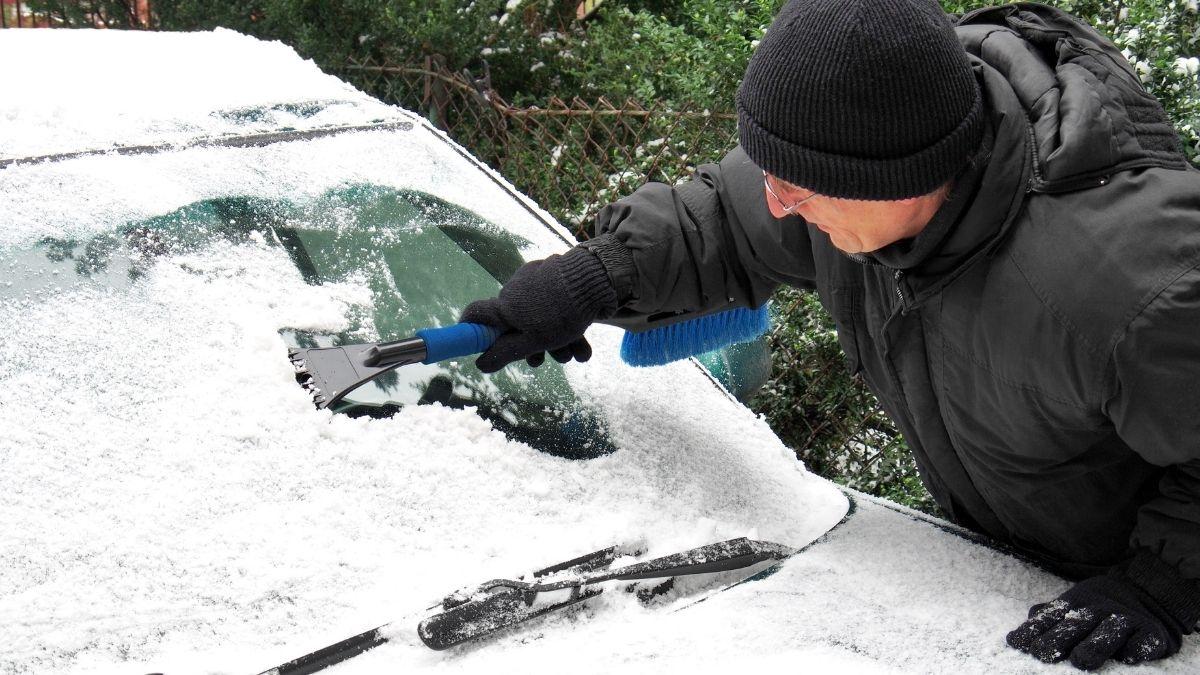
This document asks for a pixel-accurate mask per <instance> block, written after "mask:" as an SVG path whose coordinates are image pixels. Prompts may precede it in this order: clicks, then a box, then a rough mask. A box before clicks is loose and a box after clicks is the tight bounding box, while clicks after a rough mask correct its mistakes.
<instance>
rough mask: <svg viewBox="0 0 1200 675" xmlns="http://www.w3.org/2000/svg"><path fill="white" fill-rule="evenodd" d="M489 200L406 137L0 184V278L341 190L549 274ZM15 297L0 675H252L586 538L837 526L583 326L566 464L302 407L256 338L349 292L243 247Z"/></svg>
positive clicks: (276, 355) (250, 151)
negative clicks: (30, 674)
mask: <svg viewBox="0 0 1200 675" xmlns="http://www.w3.org/2000/svg"><path fill="white" fill-rule="evenodd" d="M497 181H499V179H498V178H497V177H495V176H494V175H491V174H489V173H488V172H486V171H485V170H482V169H480V168H479V167H476V166H474V165H472V164H471V162H469V161H468V160H466V159H464V158H463V157H462V156H461V155H460V154H458V151H457V150H456V149H455V148H454V147H453V146H452V145H450V144H448V143H446V142H444V141H443V140H442V139H440V138H437V137H436V136H435V132H433V131H432V130H430V129H429V128H428V127H426V126H423V125H420V124H417V125H416V126H415V127H414V128H413V129H411V130H409V131H406V132H400V131H386V132H385V131H380V132H353V133H347V134H344V135H339V136H334V137H326V138H320V139H316V140H309V141H303V142H290V143H280V144H276V145H271V146H268V147H263V148H192V149H187V150H180V151H172V152H164V153H157V154H149V155H136V156H108V155H105V156H91V157H84V158H78V159H72V160H68V161H62V162H48V163H38V164H30V165H18V166H10V167H8V168H6V169H3V170H0V190H2V191H3V192H4V193H5V194H13V195H21V197H22V198H21V199H20V200H6V201H5V202H4V203H0V261H3V260H4V259H5V257H6V256H5V251H10V252H11V251H15V250H17V249H19V248H21V247H28V246H30V245H31V244H34V243H36V242H38V241H40V240H41V239H42V238H44V237H54V238H62V239H70V238H82V237H89V236H94V235H97V234H102V233H104V232H108V231H114V230H116V229H119V228H120V227H122V226H124V225H126V224H128V223H130V222H134V221H140V220H143V219H146V218H150V217H153V216H156V215H161V214H164V213H168V212H171V211H173V210H175V209H178V208H180V207H181V206H183V205H187V204H190V203H194V202H197V201H200V200H204V199H212V198H219V197H222V196H237V195H244V194H253V195H258V196H261V197H264V198H287V199H290V200H293V201H297V202H302V201H303V200H304V199H306V198H310V197H316V196H317V195H320V194H322V193H324V192H325V191H327V190H329V189H331V188H334V187H337V186H339V185H346V184H358V183H365V184H371V185H381V186H391V187H395V188H397V189H410V190H420V191H424V192H428V193H430V194H433V195H436V196H439V197H441V198H444V199H446V200H447V201H450V202H452V203H455V204H459V205H461V206H463V207H464V208H467V209H470V210H473V211H475V212H476V213H479V214H482V215H484V216H485V217H486V218H487V219H488V220H490V221H491V222H493V223H495V224H497V225H499V226H501V227H504V228H506V229H508V230H510V231H512V232H513V233H515V234H518V235H520V236H521V237H522V238H524V239H526V240H527V241H529V242H530V243H529V246H528V247H527V248H526V249H523V250H522V254H523V255H525V256H526V257H540V256H543V255H545V254H548V253H551V252H554V251H558V250H562V248H563V247H565V245H566V244H565V238H564V237H563V232H562V231H561V229H559V230H552V229H551V228H549V227H547V226H546V224H545V223H544V222H542V220H540V219H539V217H540V218H545V215H544V213H541V212H540V211H537V210H536V209H535V208H533V207H531V206H530V205H529V204H528V202H523V201H520V200H517V199H514V198H513V197H512V196H511V195H510V194H508V193H507V192H505V191H504V190H503V189H502V188H501V187H500V184H499V183H498V182H497ZM330 226H331V227H336V226H337V224H336V223H331V224H330ZM3 264H4V263H2V262H0V265H3ZM42 281H43V283H40V284H39V285H37V288H36V289H35V290H30V291H28V292H21V293H10V294H9V296H8V297H7V299H4V300H2V301H0V335H3V336H4V339H3V341H2V342H0V386H3V387H4V391H6V392H8V396H7V397H6V398H5V399H4V400H3V401H0V429H3V430H4V431H3V433H2V434H0V521H2V522H4V523H6V527H5V529H4V532H3V534H0V570H2V571H0V597H3V598H4V601H3V603H0V625H4V626H5V627H6V637H8V640H6V642H5V644H4V646H3V647H0V670H3V671H13V670H15V671H18V672H21V671H23V670H31V671H39V672H44V671H54V672H68V671H89V670H99V671H111V670H113V669H114V668H119V669H121V670H130V669H136V668H137V667H140V666H142V665H144V666H146V668H152V669H156V670H162V671H179V670H182V671H189V672H190V671H195V670H198V669H200V670H207V671H221V670H228V671H236V672H245V671H246V670H255V669H261V668H266V667H268V666H271V665H274V664H276V663H279V662H282V661H285V660H287V659H289V658H292V657H294V656H296V655H297V654H298V653H300V652H303V651H309V650H311V649H314V648H316V647H318V646H321V645H323V644H327V643H328V642H330V641H332V640H334V639H340V638H341V637H344V636H346V635H351V634H355V633H357V632H360V631H362V630H364V629H366V628H369V627H371V626H374V625H377V624H382V623H384V622H387V621H390V620H393V619H398V618H400V617H405V616H409V615H410V614H411V613H412V612H414V611H420V610H423V609H424V608H426V607H428V606H430V604H432V602H433V601H436V600H437V599H438V598H440V597H441V596H442V595H444V594H445V593H447V592H449V591H452V590H455V589H457V588H460V587H462V586H464V585H467V584H472V583H478V582H481V581H483V580H485V579H489V578H494V577H496V576H504V575H510V574H517V573H520V572H521V571H522V570H530V569H535V568H538V567H542V566H545V565H547V564H550V563H554V562H557V561H560V560H565V559H568V558H571V557H574V556H577V555H580V554H582V553H586V552H589V551H592V550H597V549H599V548H603V547H606V546H609V545H612V544H614V543H626V544H641V545H642V546H643V547H644V548H645V549H646V552H647V554H648V555H658V554H665V553H670V552H674V551H677V550H683V549H686V548H690V547H692V546H696V545H699V544H703V543H708V542H711V541H716V540H720V539H727V538H732V537H737V536H753V537H758V538H762V539H766V540H773V541H778V542H780V543H784V544H790V545H793V546H799V545H803V544H805V543H807V542H808V541H810V540H811V539H812V538H814V537H816V536H818V535H819V534H820V533H822V532H824V531H825V530H826V529H827V528H828V527H830V526H831V525H832V524H833V523H835V522H837V521H838V520H839V519H840V518H841V517H842V515H843V514H844V512H845V510H846V501H845V498H844V497H843V496H842V495H841V494H840V493H839V492H837V491H836V489H835V488H834V487H833V486H832V485H831V484H829V483H828V482H826V481H823V480H821V479H818V478H816V477H814V476H812V475H810V474H808V473H806V472H805V471H804V469H803V467H802V466H801V465H800V464H799V463H797V462H796V461H795V460H794V458H793V456H792V454H791V452H790V451H789V450H788V449H787V448H785V447H784V446H783V445H782V444H781V443H780V441H779V440H778V439H777V438H776V437H775V436H774V435H773V434H772V433H771V431H770V429H769V428H768V427H767V425H766V423H765V422H764V421H762V420H760V419H757V418H756V417H755V416H754V415H752V414H751V413H750V412H749V411H747V410H746V409H744V408H742V407H741V406H739V405H738V404H736V403H735V402H733V401H732V399H730V398H729V397H727V396H726V395H724V394H723V393H721V392H720V391H719V390H718V389H717V388H716V387H715V386H714V385H713V384H712V383H711V382H710V380H709V379H708V377H707V376H706V375H705V374H704V372H703V371H702V370H701V369H700V368H699V367H698V366H696V365H695V364H694V363H690V362H685V363H679V364H674V365H672V366H668V367H664V368H659V369H640V370H639V369H631V368H628V367H625V366H623V365H622V364H620V363H619V359H618V346H619V345H618V343H619V338H620V331H618V330H617V329H614V328H611V327H605V326H597V327H595V328H594V329H593V330H592V331H591V332H590V333H589V337H590V338H591V339H592V341H593V344H594V345H595V348H596V355H595V357H594V358H593V359H592V361H591V362H590V363H589V364H586V365H579V364H572V365H570V366H568V367H567V368H566V370H565V372H566V374H567V377H568V379H569V380H570V381H571V383H572V386H573V387H574V388H575V390H576V393H577V395H578V396H579V397H580V399H581V400H582V401H583V403H585V404H586V405H589V406H591V407H593V408H595V409H597V410H599V411H600V412H601V414H602V415H603V416H604V418H605V420H606V423H607V427H608V433H609V437H610V438H611V440H612V442H613V443H614V444H615V445H616V446H617V447H618V448H619V449H618V450H617V451H616V452H615V453H613V454H611V455H608V456H606V457H602V458H599V459H595V460H589V461H574V462H573V461H568V460H564V459H559V458H554V457H550V456H548V455H545V454H542V453H539V452H536V451H534V450H533V449H531V448H529V447H528V446H526V445H523V444H521V443H516V442H512V441H510V440H508V439H507V438H506V437H505V436H504V435H503V434H501V433H499V432H498V431H496V430H494V429H493V428H492V427H491V426H490V425H489V424H488V423H487V422H485V421H484V420H482V419H480V418H479V417H478V416H476V415H475V414H473V413H472V412H471V411H469V410H451V409H447V408H441V407H438V406H422V407H412V408H407V409H405V410H403V411H401V412H400V413H399V414H397V415H396V416H394V417H392V418H390V419H381V420H371V419H362V418H360V419H350V418H347V417H344V416H336V415H331V414H329V413H328V412H318V411H316V410H315V409H314V408H313V406H312V404H311V402H310V401H309V399H308V397H307V394H306V393H305V392H304V391H303V390H302V389H301V388H300V387H298V386H297V385H296V383H295V379H294V377H293V373H292V370H291V366H290V365H289V364H288V362H287V359H286V356H285V353H286V349H285V345H284V342H283V339H282V338H281V337H280V335H279V331H280V329H282V328H309V329H314V330H318V329H323V330H337V329H339V328H340V327H342V326H344V325H345V324H346V320H347V319H346V317H347V315H348V313H350V312H352V311H353V310H354V308H355V307H357V306H358V305H360V304H361V303H363V302H366V301H367V299H368V298H369V294H368V293H367V291H366V289H365V288H363V287H359V286H356V285H355V284H354V283H353V282H347V283H343V284H326V285H320V286H314V285H310V284H307V283H305V282H304V280H303V279H302V278H301V277H300V274H299V272H298V271H297V270H296V269H295V267H294V265H292V264H291V263H290V262H289V261H288V260H287V257H286V255H285V254H283V253H282V252H281V251H280V249H279V248H278V247H272V246H268V245H267V243H266V242H265V241H264V240H261V239H259V240H256V239H254V238H251V239H250V240H248V241H244V242H241V243H230V242H225V243H222V244H214V245H212V246H210V247H209V248H206V249H204V250H201V251H194V252H189V253H187V254H179V255H173V256H165V257H162V258H160V259H159V260H158V261H157V262H156V263H154V264H153V265H151V266H150V267H149V268H148V270H147V271H146V272H145V273H144V275H143V276H142V277H141V278H140V279H139V280H138V281H136V282H135V283H133V284H131V285H130V286H129V287H128V288H125V289H123V290H112V289H107V288H104V287H99V286H97V285H96V284H88V283H81V282H75V281H73V280H70V279H58V278H54V277H51V278H46V279H43V280H42ZM0 296H3V294H0ZM522 367H523V366H522ZM626 601H627V602H631V603H632V602H636V601H635V600H633V599H632V598H631V597H630V598H615V599H613V600H610V601H609V602H610V603H613V602H615V603H617V604H618V605H620V604H621V603H623V602H626ZM646 639H647V640H652V639H653V636H650V635H648V636H647V637H646ZM118 664H119V665H118ZM135 664H136V665H135Z"/></svg>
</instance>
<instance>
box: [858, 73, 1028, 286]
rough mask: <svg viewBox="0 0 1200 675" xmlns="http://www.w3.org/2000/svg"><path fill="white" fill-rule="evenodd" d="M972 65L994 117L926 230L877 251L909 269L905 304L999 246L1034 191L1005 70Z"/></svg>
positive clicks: (879, 257)
mask: <svg viewBox="0 0 1200 675" xmlns="http://www.w3.org/2000/svg"><path fill="white" fill-rule="evenodd" d="M972 65H973V67H974V69H975V74H976V77H977V79H978V80H979V83H980V87H981V89H982V90H983V96H984V104H985V106H986V110H987V113H988V122H989V128H988V130H987V131H986V132H985V135H984V140H983V142H982V144H981V146H980V149H979V151H978V152H977V153H976V156H975V157H974V158H973V159H972V162H971V165H970V166H968V168H967V169H966V170H965V171H964V173H963V175H962V176H960V177H959V179H958V182H957V183H956V185H955V187H954V189H953V190H952V191H951V195H950V197H949V198H948V199H947V200H946V203H944V204H943V205H942V206H941V208H939V209H938V211H937V213H935V214H934V216H933V219H932V220H931V221H930V225H929V226H927V227H926V229H925V230H924V231H923V232H922V233H921V234H920V235H918V236H917V237H914V238H913V239H910V240H905V241H901V242H897V243H895V244H892V245H891V246H887V247H885V248H883V249H881V250H879V251H876V252H875V253H874V254H872V255H871V257H872V259H873V261H874V262H876V263H879V264H883V265H885V266H888V267H892V268H894V269H898V270H902V271H904V275H903V278H904V283H906V284H907V285H908V289H907V291H908V292H906V293H905V294H904V295H905V297H906V298H909V300H908V302H907V303H906V305H907V306H906V309H909V308H911V307H913V306H916V305H918V304H920V303H921V302H923V301H924V300H925V299H927V298H928V297H930V296H931V295H933V294H935V293H937V292H938V291H940V290H941V288H942V287H943V286H945V285H946V284H948V283H950V282H951V281H953V280H954V279H955V278H957V277H958V276H959V275H960V274H962V272H964V271H965V270H966V269H967V268H968V267H969V266H970V265H971V264H973V263H974V262H976V261H977V260H978V259H979V258H980V257H982V256H983V255H986V254H987V253H989V252H990V251H992V250H994V248H995V247H996V246H997V245H999V243H1000V242H1001V241H1002V240H1003V238H1004V236H1005V235H1006V234H1007V233H1008V231H1009V229H1010V227H1011V225H1012V223H1013V221H1014V220H1015V219H1016V216H1017V215H1018V213H1019V212H1020V210H1021V206H1022V204H1023V203H1024V201H1025V197H1026V195H1027V194H1028V192H1029V186H1030V181H1031V179H1032V170H1031V165H1032V154H1033V153H1032V147H1031V145H1030V140H1031V138H1032V136H1031V133H1030V127H1029V123H1028V121H1027V118H1026V116H1025V113H1024V109H1023V108H1022V107H1021V105H1020V102H1019V101H1018V100H1017V98H1016V95H1015V94H1014V93H1013V90H1012V88H1011V87H1010V86H1009V84H1008V82H1007V81H1006V80H1005V79H1004V77H1003V76H1002V75H1001V74H1000V73H999V72H997V71H996V70H995V69H993V68H991V67H990V66H988V65H987V64H985V63H983V62H982V61H980V60H979V59H977V58H974V57H972ZM927 235H928V236H927ZM926 236H927V238H926V239H924V240H923V239H922V238H923V237H926Z"/></svg>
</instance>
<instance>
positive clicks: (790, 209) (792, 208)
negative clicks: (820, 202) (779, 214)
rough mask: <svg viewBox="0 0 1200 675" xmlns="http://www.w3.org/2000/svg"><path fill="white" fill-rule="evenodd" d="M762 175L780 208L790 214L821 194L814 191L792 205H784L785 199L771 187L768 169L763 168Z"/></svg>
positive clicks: (764, 185)
mask: <svg viewBox="0 0 1200 675" xmlns="http://www.w3.org/2000/svg"><path fill="white" fill-rule="evenodd" d="M762 175H763V187H764V188H766V189H767V193H768V194H770V195H771V196H772V197H774V198H775V202H776V203H778V204H779V208H780V209H783V212H784V213H786V214H788V215H791V214H792V213H793V212H794V211H795V210H796V209H798V208H800V207H801V206H802V205H804V203H805V202H807V201H808V200H810V199H812V198H814V197H819V196H820V195H819V194H817V193H816V192H814V193H812V194H810V195H809V196H807V197H805V198H804V199H801V200H800V201H798V202H796V203H795V204H792V205H790V206H784V205H783V199H782V198H781V197H780V196H779V195H778V194H777V193H776V192H775V190H774V189H773V188H772V187H771V181H770V177H769V174H767V171H766V169H763V170H762ZM784 182H786V181H784Z"/></svg>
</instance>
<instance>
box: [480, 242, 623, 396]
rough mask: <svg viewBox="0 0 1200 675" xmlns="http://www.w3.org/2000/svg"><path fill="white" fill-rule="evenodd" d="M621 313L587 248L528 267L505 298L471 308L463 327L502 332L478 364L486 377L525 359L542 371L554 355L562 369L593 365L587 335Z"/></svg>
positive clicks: (504, 292) (522, 269)
mask: <svg viewBox="0 0 1200 675" xmlns="http://www.w3.org/2000/svg"><path fill="white" fill-rule="evenodd" d="M616 309H617V296H616V292H615V291H614V290H613V285H612V282H611V281H610V280H609V278H608V273H607V272H606V271H605V269H604V265H603V264H602V263H601V262H600V259H599V258H597V257H596V255H595V254H594V253H592V252H591V251H589V250H587V249H585V248H573V249H571V250H570V251H568V252H566V253H564V254H563V255H552V256H550V257H548V258H546V259H545V260H534V261H532V262H528V263H525V264H524V265H522V266H521V267H520V269H518V270H517V271H516V273H514V274H513V275H512V278H511V279H509V280H508V283H506V284H504V287H503V288H501V289H500V296H499V297H496V298H492V299H490V300H479V301H477V302H472V303H471V304H470V305H467V308H466V309H465V310H463V313H462V317H460V318H459V321H469V322H471V323H482V324H486V325H488V326H493V327H495V328H499V329H500V330H501V335H500V337H499V338H497V339H496V342H495V344H493V345H492V346H491V348H489V349H488V350H487V351H485V352H484V353H483V354H481V355H480V356H479V358H478V359H476V360H475V365H477V366H478V367H479V369H480V370H482V371H483V372H485V373H494V372H496V371H497V370H500V369H501V368H503V367H504V366H506V365H508V364H510V363H512V362H513V361H517V360H519V359H525V360H526V361H528V362H529V365H531V366H539V365H541V364H542V362H543V361H544V360H545V359H546V355H545V352H547V351H549V352H550V355H551V356H553V357H554V359H555V360H556V361H558V362H559V363H566V362H567V361H570V360H571V359H572V358H574V359H578V360H579V361H587V360H588V359H590V358H591V357H592V347H591V345H589V344H588V341H587V340H586V339H585V338H584V337H583V331H584V330H586V329H587V327H588V326H589V325H591V323H592V322H593V321H595V320H596V319H602V318H605V317H607V316H609V315H611V314H612V313H613V312H615V311H616Z"/></svg>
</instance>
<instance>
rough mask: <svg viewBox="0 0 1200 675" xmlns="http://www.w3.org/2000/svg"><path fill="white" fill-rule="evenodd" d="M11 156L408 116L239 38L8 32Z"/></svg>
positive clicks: (4, 111)
mask: <svg viewBox="0 0 1200 675" xmlns="http://www.w3.org/2000/svg"><path fill="white" fill-rule="evenodd" d="M0 59H2V62H3V63H8V64H17V63H20V64H22V67H20V68H6V69H5V77H4V85H3V87H4V96H3V97H0V119H3V120H4V124H3V125H0V159H12V158H20V157H34V156H45V155H55V154H61V153H74V152H80V151H86V150H96V149H104V148H113V147H119V146H133V145H158V144H185V143H187V142H189V141H194V140H197V139H200V138H215V137H220V136H230V135H247V134H254V133H262V132H267V131H278V130H280V129H284V128H287V129H295V130H306V129H314V128H320V127H329V126H350V125H361V124H368V123H374V122H380V121H401V120H405V119H408V116H407V115H405V114H404V113H403V112H402V111H400V110H399V109H397V108H394V107H391V106H387V105H384V104H383V103H381V102H379V101H377V100H375V99H373V98H371V97H369V96H367V95H365V94H363V93H362V92H360V91H358V90H356V89H354V88H353V87H351V86H350V85H348V84H346V83H344V82H342V81H341V80H338V79H337V78H335V77H333V76H330V75H326V74H325V73H322V72H321V71H320V69H319V68H317V67H316V66H315V64H313V63H312V62H311V61H305V60H302V59H299V58H297V57H296V54H295V52H294V51H292V50H291V49H290V48H288V47H287V46H285V45H283V44H282V43H278V42H262V41H259V40H255V39H254V38H251V37H249V36H245V35H241V34H239V33H236V32H233V31H229V30H224V29H217V30H216V31H211V32H196V33H160V32H150V31H112V30H70V31H39V30H28V31H19V30H18V31H5V33H4V34H3V35H2V36H0Z"/></svg>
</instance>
